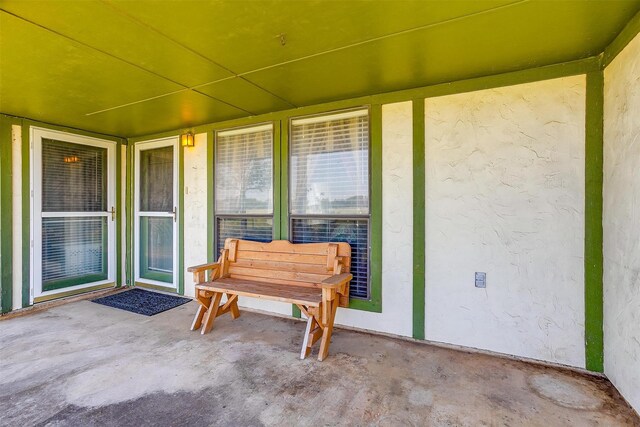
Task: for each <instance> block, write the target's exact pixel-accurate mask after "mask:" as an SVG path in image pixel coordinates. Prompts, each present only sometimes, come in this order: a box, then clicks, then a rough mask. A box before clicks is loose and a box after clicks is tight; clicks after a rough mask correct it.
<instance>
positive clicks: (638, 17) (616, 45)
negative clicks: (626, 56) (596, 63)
mask: <svg viewBox="0 0 640 427" xmlns="http://www.w3.org/2000/svg"><path fill="white" fill-rule="evenodd" d="M638 33H640V12H638V13H636V14H635V16H634V17H633V18H631V19H630V20H629V22H627V25H625V27H624V28H623V29H622V31H620V34H618V35H617V36H616V38H615V39H614V40H613V41H612V42H611V43H610V44H609V46H607V47H606V48H605V50H604V53H603V54H602V69H604V68H605V67H608V66H609V64H611V62H612V61H613V60H614V59H615V58H616V56H618V54H620V52H622V50H623V49H624V48H625V47H626V46H627V45H628V44H629V43H630V42H631V41H632V40H633V39H634V38H635V37H636V36H637V35H638Z"/></svg>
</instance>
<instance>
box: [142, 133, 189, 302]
mask: <svg viewBox="0 0 640 427" xmlns="http://www.w3.org/2000/svg"><path fill="white" fill-rule="evenodd" d="M179 142H180V138H179V137H178V136H172V137H168V138H159V139H152V140H149V141H141V142H136V143H135V144H134V146H133V163H134V164H133V169H134V179H133V181H134V185H133V281H134V284H135V285H136V286H143V287H151V288H159V289H161V290H167V291H170V292H176V293H178V292H179V291H180V289H179V283H180V274H179V265H180V263H179V256H180V253H179V240H178V239H179V236H180V233H179V231H180V230H179V228H180V227H179V224H180V208H179V206H180V199H179V197H180V194H179V189H180V182H179V178H180V174H179V169H180V157H179V156H180V144H179ZM170 146H173V206H174V211H175V214H174V216H173V219H174V221H173V282H172V283H168V282H162V281H159V280H152V279H146V278H143V277H140V183H141V180H140V151H144V150H152V149H154V148H162V147H170ZM158 214H159V213H158ZM158 214H155V213H154V214H152V215H148V216H161V215H158ZM161 217H163V218H170V216H168V215H167V216H161Z"/></svg>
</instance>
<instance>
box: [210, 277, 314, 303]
mask: <svg viewBox="0 0 640 427" xmlns="http://www.w3.org/2000/svg"><path fill="white" fill-rule="evenodd" d="M198 289H203V290H208V291H212V292H222V293H225V294H233V295H242V296H247V297H253V298H261V299H268V300H272V301H281V302H288V303H293V304H302V305H306V306H309V307H319V306H320V302H322V289H318V288H305V287H302V286H290V285H276V284H272V283H265V282H257V281H253V280H245V279H232V278H230V277H225V278H223V279H217V280H216V281H214V282H208V283H203V284H200V285H198Z"/></svg>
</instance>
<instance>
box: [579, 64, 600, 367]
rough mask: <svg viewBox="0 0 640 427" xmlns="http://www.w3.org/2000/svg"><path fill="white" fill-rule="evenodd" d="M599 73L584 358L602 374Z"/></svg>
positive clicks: (590, 107) (590, 109)
mask: <svg viewBox="0 0 640 427" xmlns="http://www.w3.org/2000/svg"><path fill="white" fill-rule="evenodd" d="M603 86H604V79H603V72H602V71H595V72H591V73H588V74H587V97H586V118H585V123H586V129H585V137H586V141H585V212H584V215H585V242H584V291H585V295H584V296H585V300H584V301H585V322H584V327H585V331H584V335H585V358H586V367H587V369H588V370H590V371H595V372H603V369H604V343H603V313H602V312H603V307H602V305H603V295H602V292H603V290H602V271H603V260H602V244H603V243H602V180H603V152H602V151H603V148H602V147H603V101H604V90H603Z"/></svg>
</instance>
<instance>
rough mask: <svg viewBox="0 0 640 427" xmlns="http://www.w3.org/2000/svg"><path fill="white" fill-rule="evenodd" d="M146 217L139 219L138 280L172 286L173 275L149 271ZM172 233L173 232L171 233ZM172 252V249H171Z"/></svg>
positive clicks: (147, 219)
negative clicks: (153, 281)
mask: <svg viewBox="0 0 640 427" xmlns="http://www.w3.org/2000/svg"><path fill="white" fill-rule="evenodd" d="M149 218H151V217H148V216H141V217H140V224H139V225H140V245H139V248H140V265H139V267H140V278H141V279H148V280H156V281H158V282H165V283H171V285H173V273H165V272H161V271H155V270H150V269H149V257H148V255H147V254H148V247H147V242H149V234H148V232H147V231H148V227H147V224H148V221H149ZM164 219H166V220H171V219H170V218H164ZM172 232H173V231H172ZM171 249H172V250H173V248H171Z"/></svg>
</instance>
